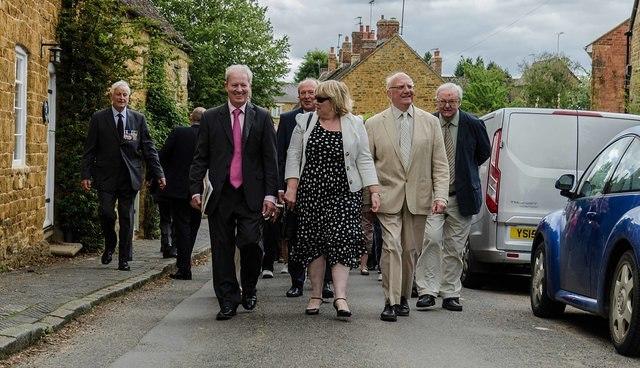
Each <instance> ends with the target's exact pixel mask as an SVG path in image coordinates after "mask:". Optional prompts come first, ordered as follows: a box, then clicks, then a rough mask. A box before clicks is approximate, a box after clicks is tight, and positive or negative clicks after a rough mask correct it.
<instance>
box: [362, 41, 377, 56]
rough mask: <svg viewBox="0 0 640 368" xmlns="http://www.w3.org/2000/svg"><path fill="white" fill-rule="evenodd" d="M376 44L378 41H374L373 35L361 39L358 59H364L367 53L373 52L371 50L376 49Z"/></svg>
mask: <svg viewBox="0 0 640 368" xmlns="http://www.w3.org/2000/svg"><path fill="white" fill-rule="evenodd" d="M377 45H378V41H376V38H375V37H371V38H367V39H366V40H363V41H362V52H361V53H360V59H364V58H366V57H367V56H369V54H371V53H372V52H373V50H375V49H376V46H377Z"/></svg>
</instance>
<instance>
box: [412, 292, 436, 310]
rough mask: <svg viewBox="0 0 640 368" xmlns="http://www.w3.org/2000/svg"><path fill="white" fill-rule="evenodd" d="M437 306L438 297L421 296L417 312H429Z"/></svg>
mask: <svg viewBox="0 0 640 368" xmlns="http://www.w3.org/2000/svg"><path fill="white" fill-rule="evenodd" d="M434 305H436V297H435V296H433V295H429V294H424V295H420V296H419V297H418V301H417V302H416V309H417V310H427V309H429V308H431V307H433V306H434Z"/></svg>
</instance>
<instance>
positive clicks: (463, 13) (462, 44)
mask: <svg viewBox="0 0 640 368" xmlns="http://www.w3.org/2000/svg"><path fill="white" fill-rule="evenodd" d="M258 1H259V3H260V4H261V5H266V6H267V7H268V9H269V10H268V13H267V15H268V16H269V18H270V20H271V23H272V25H273V27H274V31H275V32H276V34H277V35H285V34H286V35H288V36H289V41H290V43H291V52H290V58H291V65H292V67H295V68H297V66H298V65H299V63H300V61H301V60H302V57H303V56H304V54H305V53H306V52H307V51H309V50H313V49H321V50H328V49H329V47H331V46H337V43H338V34H342V35H343V38H342V39H344V35H348V36H349V37H351V32H353V31H355V30H356V29H357V27H358V26H357V23H358V19H356V17H362V23H363V24H364V25H368V24H369V22H370V17H371V18H372V20H371V23H372V27H373V28H375V22H376V21H377V20H378V19H380V16H381V15H384V16H385V18H387V19H388V18H391V17H395V18H397V19H398V20H400V19H401V18H402V0H376V1H375V3H374V4H373V6H371V7H370V5H369V1H368V0H316V1H298V0H258ZM632 3H633V2H631V1H628V0H609V1H601V0H581V1H575V0H546V1H545V0H405V12H404V24H403V38H404V39H405V40H406V41H407V42H408V43H409V45H411V46H412V47H413V48H414V49H415V50H416V51H417V52H418V53H419V54H421V55H422V54H424V53H425V52H426V51H429V50H430V49H433V48H436V47H437V48H439V49H440V50H441V52H442V55H443V71H444V73H445V74H452V73H453V70H454V69H455V66H456V63H457V62H458V60H459V59H460V57H461V56H464V57H471V58H476V57H478V56H480V57H482V58H484V59H485V61H488V60H493V61H495V62H496V63H498V64H499V65H501V66H503V67H506V68H507V69H508V70H509V71H510V72H511V73H512V74H514V75H518V74H519V73H520V72H519V68H518V64H520V63H521V62H522V61H523V60H527V59H528V60H531V54H534V55H537V54H540V53H542V52H555V51H556V47H557V45H558V36H557V33H559V32H564V33H563V34H562V35H561V36H560V43H559V46H560V52H561V53H563V54H565V55H567V56H569V57H570V58H571V59H572V60H574V61H577V62H579V63H580V64H581V65H582V66H584V67H586V68H587V69H590V65H591V60H590V59H589V56H588V55H587V53H586V52H585V51H584V47H585V46H586V45H588V44H589V43H591V42H592V41H594V40H596V39H597V38H598V37H600V36H601V35H602V34H604V33H605V32H607V31H609V30H610V29H612V28H613V27H615V26H617V25H618V24H619V23H620V22H622V21H623V20H625V19H626V18H628V17H629V16H630V15H631V8H632V5H633V4H632ZM294 72H295V69H293V70H292V71H291V73H290V74H289V79H292V76H293V74H294Z"/></svg>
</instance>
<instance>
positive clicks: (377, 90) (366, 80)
mask: <svg viewBox="0 0 640 368" xmlns="http://www.w3.org/2000/svg"><path fill="white" fill-rule="evenodd" d="M398 71H402V72H405V73H407V74H408V75H409V76H410V77H411V78H412V79H413V82H414V84H415V92H416V96H415V100H414V101H415V105H416V106H418V107H419V108H421V109H424V110H426V111H434V110H435V107H436V106H435V93H436V89H437V88H438V86H440V84H442V83H443V80H442V79H441V78H440V76H439V75H436V74H435V73H434V72H433V70H431V68H429V67H428V66H427V64H425V62H424V61H423V60H422V58H421V57H420V56H419V55H418V54H416V53H415V52H414V51H413V50H412V49H411V47H409V45H407V43H406V42H405V41H404V40H403V39H402V38H401V37H400V36H397V35H396V36H394V37H392V38H391V39H390V40H389V41H388V42H386V43H385V44H384V45H383V46H381V47H379V48H378V49H377V50H376V51H375V52H373V53H372V54H371V55H369V57H368V58H366V59H365V60H363V61H362V62H361V63H360V64H358V65H357V66H356V67H355V68H354V69H353V70H351V71H350V72H349V73H347V74H346V75H345V76H344V77H343V78H341V80H342V81H343V82H345V83H346V84H347V86H348V87H349V90H350V92H351V95H352V96H353V102H354V106H353V110H354V114H363V115H367V116H370V115H373V114H375V113H378V112H380V111H382V110H384V109H386V108H388V107H389V99H388V98H387V94H386V82H385V80H386V78H387V76H389V75H390V74H392V73H394V72H398Z"/></svg>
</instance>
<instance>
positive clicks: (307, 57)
mask: <svg viewBox="0 0 640 368" xmlns="http://www.w3.org/2000/svg"><path fill="white" fill-rule="evenodd" d="M328 60H329V55H328V54H327V52H326V51H322V50H311V51H307V53H306V54H304V58H303V60H302V64H300V67H299V68H298V71H297V72H296V75H295V77H294V80H295V81H296V83H297V82H300V81H302V80H304V79H305V78H316V79H317V78H319V77H320V70H322V69H323V68H327V66H328Z"/></svg>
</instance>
